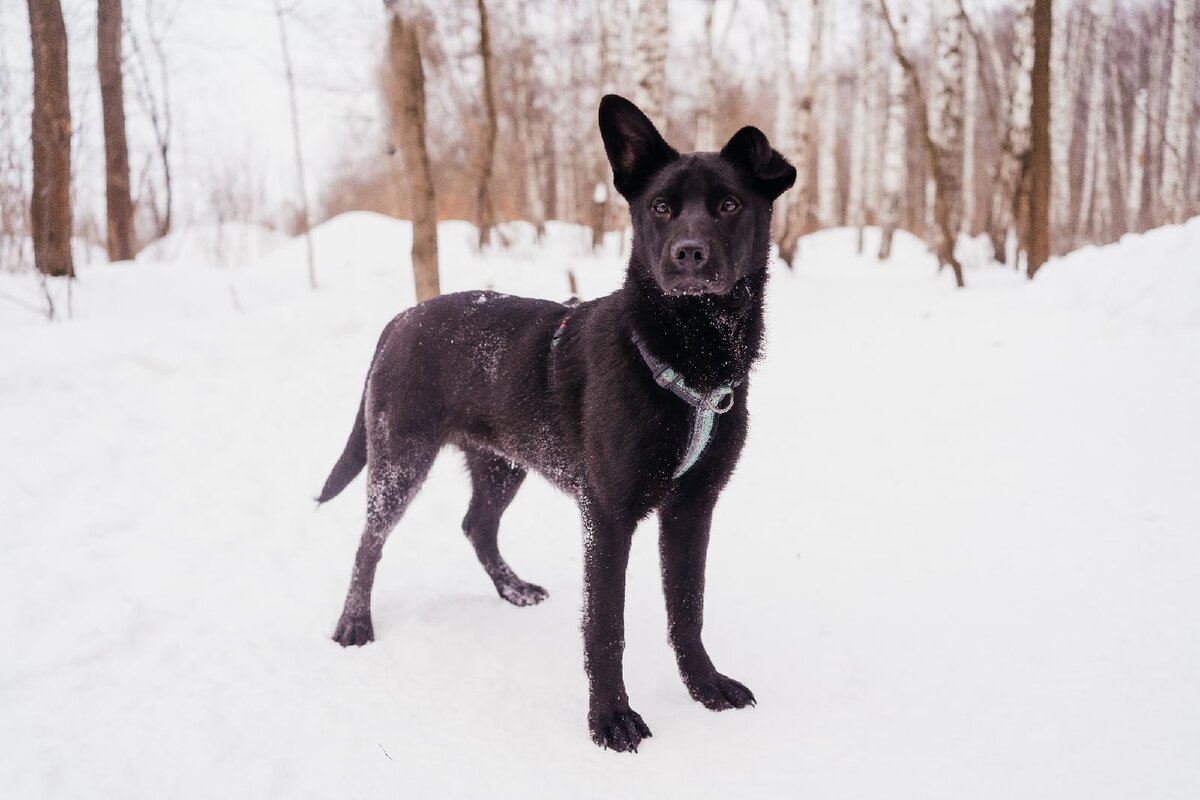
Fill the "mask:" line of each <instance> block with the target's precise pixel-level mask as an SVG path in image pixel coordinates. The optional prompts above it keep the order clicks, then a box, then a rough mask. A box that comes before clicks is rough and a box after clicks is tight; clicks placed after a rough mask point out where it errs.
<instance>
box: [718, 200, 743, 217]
mask: <svg viewBox="0 0 1200 800" xmlns="http://www.w3.org/2000/svg"><path fill="white" fill-rule="evenodd" d="M741 207H742V204H741V203H739V202H738V201H737V199H736V198H733V197H726V198H725V199H724V200H722V201H721V211H722V213H725V214H732V213H733V212H735V211H737V210H738V209H739V208H741Z"/></svg>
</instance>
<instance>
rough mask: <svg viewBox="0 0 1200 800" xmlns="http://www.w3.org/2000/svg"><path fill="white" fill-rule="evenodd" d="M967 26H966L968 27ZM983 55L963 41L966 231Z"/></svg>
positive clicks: (971, 220)
mask: <svg viewBox="0 0 1200 800" xmlns="http://www.w3.org/2000/svg"><path fill="white" fill-rule="evenodd" d="M964 24H965V23H964ZM981 57H982V54H981V53H980V52H979V48H978V47H977V46H976V44H975V40H974V39H973V38H971V37H966V38H964V39H963V71H962V83H963V136H962V148H963V159H962V201H961V202H962V231H963V233H966V234H968V235H970V234H971V232H972V231H973V227H974V224H975V118H976V110H977V108H978V106H979V100H978V97H979V61H980V60H981Z"/></svg>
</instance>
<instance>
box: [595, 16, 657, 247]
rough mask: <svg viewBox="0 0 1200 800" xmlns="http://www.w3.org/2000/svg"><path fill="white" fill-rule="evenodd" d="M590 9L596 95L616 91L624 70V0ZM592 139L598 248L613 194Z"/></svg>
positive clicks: (601, 151)
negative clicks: (596, 63)
mask: <svg viewBox="0 0 1200 800" xmlns="http://www.w3.org/2000/svg"><path fill="white" fill-rule="evenodd" d="M592 8H593V12H594V14H595V18H596V23H597V28H598V30H597V35H596V43H597V45H598V47H599V59H598V60H599V64H600V75H599V84H600V94H602V95H604V94H611V93H614V92H618V91H620V89H621V86H620V78H621V75H622V74H624V72H625V70H626V63H625V58H624V55H625V48H624V46H623V45H622V42H621V31H622V30H623V29H624V28H625V26H626V25H627V23H628V14H629V6H628V4H627V2H626V0H593V7H592ZM643 108H644V107H643ZM594 140H595V145H594V148H593V150H592V176H593V181H592V194H591V217H592V219H591V222H592V247H593V248H599V247H600V245H601V244H603V242H604V229H605V222H606V220H607V218H608V207H609V199H610V198H611V197H612V195H613V189H612V177H611V174H610V172H609V169H608V157H607V156H606V155H605V153H604V147H603V145H602V144H601V142H600V137H598V136H597V137H594Z"/></svg>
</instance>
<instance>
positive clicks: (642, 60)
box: [636, 0, 669, 131]
mask: <svg viewBox="0 0 1200 800" xmlns="http://www.w3.org/2000/svg"><path fill="white" fill-rule="evenodd" d="M667 25H668V15H667V0H641V3H640V4H639V6H638V23H637V27H636V31H637V49H638V56H639V58H638V93H637V103H638V105H639V106H640V107H641V109H642V111H644V112H645V113H646V116H647V117H649V118H650V121H651V122H653V123H654V125H655V127H657V128H658V129H659V130H660V131H666V129H667V128H666V122H667V116H666V115H667V45H668V43H669V38H668V35H669V30H668V27H667Z"/></svg>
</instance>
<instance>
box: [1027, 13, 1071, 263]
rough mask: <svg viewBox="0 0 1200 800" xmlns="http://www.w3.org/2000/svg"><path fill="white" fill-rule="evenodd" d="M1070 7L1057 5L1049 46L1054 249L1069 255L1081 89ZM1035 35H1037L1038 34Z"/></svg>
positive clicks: (1051, 213)
mask: <svg viewBox="0 0 1200 800" xmlns="http://www.w3.org/2000/svg"><path fill="white" fill-rule="evenodd" d="M1070 9H1071V6H1069V5H1068V4H1067V3H1066V2H1064V0H1059V2H1057V3H1055V4H1054V7H1053V9H1052V12H1051V13H1052V14H1053V15H1054V37H1053V41H1051V43H1050V60H1051V65H1052V66H1051V69H1050V81H1051V91H1050V98H1051V104H1052V107H1051V113H1050V143H1051V153H1050V156H1051V169H1052V170H1053V172H1054V180H1053V181H1052V182H1051V212H1050V215H1051V224H1052V227H1053V233H1054V249H1055V251H1056V252H1059V253H1063V252H1066V250H1067V247H1068V244H1069V242H1070V238H1071V237H1070V226H1071V140H1072V138H1073V136H1072V133H1073V131H1074V126H1075V93H1076V91H1078V86H1077V85H1076V84H1074V83H1072V82H1071V78H1072V77H1073V76H1072V75H1071V74H1070V73H1071V70H1070V69H1069V65H1070V64H1072V63H1073V59H1071V58H1070V55H1071V51H1072V49H1075V50H1078V49H1080V48H1079V47H1078V45H1076V44H1074V43H1073V41H1072V39H1070V38H1068V35H1070V36H1071V37H1078V36H1079V35H1080V34H1079V30H1078V27H1080V26H1076V30H1074V31H1070V30H1069V28H1070V27H1071V26H1070V25H1069V24H1068V23H1069V22H1070V19H1071V15H1070ZM1035 35H1036V33H1035Z"/></svg>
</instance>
